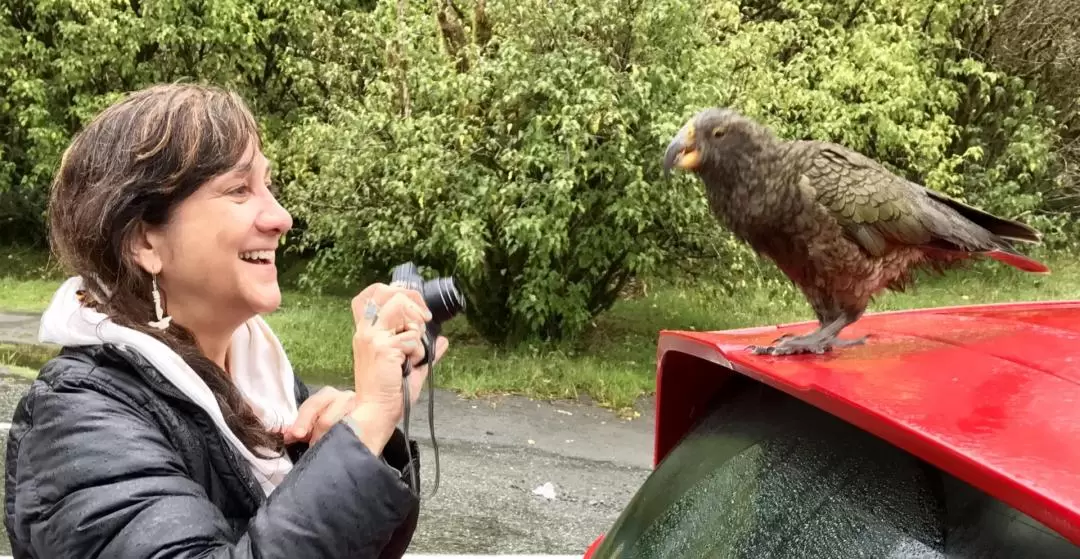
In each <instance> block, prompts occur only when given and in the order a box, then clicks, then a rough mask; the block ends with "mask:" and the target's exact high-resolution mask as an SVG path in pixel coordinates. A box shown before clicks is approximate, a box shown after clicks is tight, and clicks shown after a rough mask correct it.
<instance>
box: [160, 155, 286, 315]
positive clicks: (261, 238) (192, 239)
mask: <svg viewBox="0 0 1080 559" xmlns="http://www.w3.org/2000/svg"><path fill="white" fill-rule="evenodd" d="M291 227H292V217H291V216H290V215H289V213H288V212H287V211H286V210H285V208H283V207H282V206H281V205H280V204H279V203H278V201H277V199H276V198H275V196H274V193H273V191H272V189H271V183H270V163H269V161H267V159H266V157H265V156H264V155H263V153H262V151H261V150H260V149H259V148H258V145H257V144H256V142H255V141H251V142H249V145H248V146H247V149H246V150H245V152H244V154H243V156H241V158H240V160H239V161H238V162H237V164H236V165H235V166H234V167H233V168H232V169H231V170H230V171H227V172H225V173H223V174H220V175H218V176H216V177H214V178H212V179H210V180H209V181H207V182H205V183H204V184H202V185H201V186H200V187H199V188H198V189H197V190H196V191H195V192H194V193H193V194H192V195H191V196H189V197H187V198H186V199H185V200H184V201H183V202H181V203H179V204H178V205H177V206H176V207H175V208H174V209H173V211H172V213H171V215H170V217H169V219H168V221H167V222H166V223H165V224H164V225H163V226H162V227H159V228H155V229H153V230H150V231H147V234H146V236H145V239H146V244H145V245H143V246H144V247H145V249H151V252H152V254H146V253H143V254H142V255H141V256H143V257H144V260H143V262H144V263H143V265H144V267H145V266H149V267H150V269H151V271H153V270H157V274H158V275H157V281H158V284H159V285H160V287H161V291H162V292H163V293H164V299H165V306H166V312H167V314H169V315H170V316H172V317H173V318H174V320H176V321H177V322H178V323H180V324H183V325H185V326H187V327H189V328H195V329H203V328H213V329H215V330H217V329H226V330H228V329H235V328H236V327H238V326H239V325H240V324H242V323H243V322H244V321H246V320H248V319H249V318H251V317H253V316H255V315H256V314H260V313H267V312H271V311H273V310H275V309H277V307H278V305H279V304H280V303H281V291H280V289H279V287H278V282H277V267H276V265H275V256H276V255H275V251H276V249H277V247H278V244H279V242H280V240H281V237H282V236H283V235H284V234H285V233H286V232H287V231H288V230H289V229H290V228H291Z"/></svg>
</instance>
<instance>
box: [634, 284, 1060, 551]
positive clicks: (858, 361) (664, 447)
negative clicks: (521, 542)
mask: <svg viewBox="0 0 1080 559" xmlns="http://www.w3.org/2000/svg"><path fill="white" fill-rule="evenodd" d="M813 327H814V324H810V323H802V324H794V325H782V326H778V327H766V328H752V329H743V330H736V331H725V332H710V333H702V332H684V331H664V332H661V334H660V339H659V347H658V356H659V365H658V371H657V372H658V375H657V426H656V448H655V462H656V463H659V461H660V460H661V459H662V458H663V456H664V455H665V454H666V453H667V452H668V451H669V450H670V449H671V448H672V446H674V444H676V443H677V442H678V439H679V438H681V436H682V435H683V434H685V432H686V431H687V430H688V429H689V428H690V427H691V425H692V424H693V419H694V418H695V417H696V416H697V413H698V412H697V410H699V409H701V408H702V406H704V404H705V403H706V401H707V400H708V399H709V398H710V397H711V396H712V395H713V394H715V393H716V391H717V390H722V384H721V383H722V379H723V378H725V377H726V376H728V375H730V374H731V373H730V371H727V370H725V369H724V368H721V367H715V368H714V367H703V366H701V363H700V362H699V361H696V360H695V359H691V358H690V356H693V357H694V358H697V359H704V360H707V361H712V362H714V363H716V364H718V365H722V366H723V367H728V368H730V369H731V370H734V371H736V372H738V373H742V374H745V375H748V376H751V377H753V378H756V379H758V380H760V381H762V382H765V383H767V384H770V385H772V386H775V387H777V388H779V389H781V390H784V391H786V392H788V393H790V394H792V395H794V396H797V397H799V398H802V399H803V400H805V401H807V402H810V403H812V404H814V405H816V406H818V407H820V408H822V409H825V410H827V411H829V412H830V413H833V414H834V415H837V416H839V417H842V418H844V419H846V420H847V421H850V422H851V423H853V424H856V425H858V426H860V427H861V428H863V429H866V430H867V431H870V432H872V433H874V434H876V435H877V436H880V437H882V438H884V439H886V440H888V441H890V442H891V443H893V444H895V445H897V446H899V447H901V448H904V449H905V450H907V451H909V452H911V453H913V454H915V455H917V456H919V457H921V458H923V459H925V460H927V461H929V462H931V463H933V464H935V465H937V466H938V467H940V468H942V469H944V470H946V471H948V472H950V473H952V474H953V475H956V476H958V477H960V478H962V479H964V480H966V481H968V482H969V483H971V484H973V485H975V486H977V487H979V488H981V489H983V490H984V491H987V492H988V493H990V494H992V495H994V496H995V497H997V498H999V499H1001V500H1003V501H1005V502H1007V503H1008V504H1010V505H1012V506H1014V507H1016V508H1018V509H1020V510H1022V511H1023V512H1025V513H1027V514H1029V515H1031V516H1032V517H1034V518H1036V519H1038V520H1039V521H1041V522H1044V523H1046V524H1047V525H1049V526H1050V527H1051V528H1053V529H1055V530H1057V531H1059V532H1060V533H1061V534H1062V535H1063V536H1064V537H1066V538H1068V539H1070V540H1071V541H1073V542H1074V543H1077V544H1080V302H1052V303H1024V304H1003V305H985V306H970V307H951V308H937V309H928V310H916V311H904V312H894V313H878V314H871V315H867V316H866V317H864V318H863V319H862V320H861V321H859V322H858V323H856V324H855V325H853V326H851V327H849V328H848V329H847V330H845V331H844V333H843V334H842V336H843V337H849V338H852V337H858V336H862V335H864V334H870V336H871V337H870V339H869V341H868V342H867V344H866V345H864V346H857V347H852V348H845V349H840V350H835V351H834V352H832V353H830V354H826V355H800V356H786V357H774V356H757V355H753V354H751V353H750V352H749V351H747V349H746V347H747V346H748V345H751V344H757V345H763V344H769V343H771V342H772V340H773V339H775V338H776V337H777V336H779V335H781V334H784V333H788V332H790V333H794V334H802V333H805V332H808V331H810V330H811V329H812V328H813Z"/></svg>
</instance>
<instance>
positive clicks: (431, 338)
mask: <svg viewBox="0 0 1080 559" xmlns="http://www.w3.org/2000/svg"><path fill="white" fill-rule="evenodd" d="M390 285H394V286H400V287H405V288H407V289H412V290H413V291H416V292H419V293H420V297H421V298H423V300H424V304H426V305H427V308H428V310H429V311H431V320H430V321H429V322H428V323H427V324H426V325H425V327H426V332H425V333H424V339H423V344H424V358H423V360H422V361H420V363H419V365H421V366H422V365H426V364H428V362H429V361H430V360H431V359H434V357H435V340H436V339H437V338H438V337H439V331H440V330H441V329H442V324H443V322H446V321H447V320H450V319H451V318H454V317H455V316H457V315H458V314H459V313H461V312H462V311H464V310H465V298H464V297H462V295H461V292H460V291H458V290H457V286H455V285H454V278H453V277H448V278H435V279H433V280H428V281H424V278H423V277H422V276H421V275H420V270H418V269H417V268H416V265H415V264H413V263H412V262H406V263H404V264H399V265H397V266H394V268H393V269H392V270H391V271H390ZM411 369H412V367H411V366H410V365H409V362H408V361H407V360H406V362H405V363H403V364H402V366H401V372H402V380H401V392H402V400H403V401H402V406H403V409H404V412H405V417H404V422H403V423H402V426H403V429H404V434H405V440H406V444H405V453H406V457H407V459H408V463H409V486H410V487H412V489H413V491H414V492H415V493H416V494H417V495H418V496H419V494H420V485H419V479H420V477H419V474H420V472H418V471H417V470H418V468H417V465H416V462H415V461H414V460H413V451H412V446H411V445H412V444H413V443H412V442H410V439H409V416H410V415H411V413H412V406H411V405H409V401H410V398H409V382H408V377H409V371H410V370H411ZM434 374H435V365H434V364H432V365H431V371H430V374H429V376H428V379H427V385H428V427H429V428H430V430H431V446H432V449H433V450H434V451H435V485H434V487H433V488H432V492H431V493H432V495H434V494H435V492H436V491H438V490H439V470H440V467H439V444H438V443H437V442H436V441H435V392H434V390H435V388H434V384H433V381H434Z"/></svg>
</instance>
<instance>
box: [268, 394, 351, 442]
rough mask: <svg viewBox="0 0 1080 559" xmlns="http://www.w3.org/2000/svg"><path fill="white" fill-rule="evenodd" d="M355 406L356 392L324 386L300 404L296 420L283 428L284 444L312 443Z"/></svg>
mask: <svg viewBox="0 0 1080 559" xmlns="http://www.w3.org/2000/svg"><path fill="white" fill-rule="evenodd" d="M355 408H356V393H355V392H353V391H352V390H344V391H343V390H338V389H336V388H334V387H332V386H325V387H323V388H322V389H320V390H319V391H318V392H316V393H315V394H314V395H312V396H310V397H308V399H307V400H304V403H303V404H301V405H300V410H299V413H297V415H296V421H295V422H293V424H292V425H290V426H289V427H286V428H285V430H284V435H285V444H292V443H296V442H306V443H308V445H314V444H315V442H316V441H318V440H319V439H320V438H321V437H322V436H323V435H325V434H326V432H327V431H329V430H330V428H331V427H333V426H334V424H335V423H337V422H338V421H340V420H341V418H342V417H345V414H347V413H349V412H351V411H353V409H355Z"/></svg>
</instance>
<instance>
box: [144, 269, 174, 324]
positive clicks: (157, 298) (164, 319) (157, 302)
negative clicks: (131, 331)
mask: <svg viewBox="0 0 1080 559" xmlns="http://www.w3.org/2000/svg"><path fill="white" fill-rule="evenodd" d="M152 281H153V285H154V287H153V291H151V295H153V296H154V314H156V315H157V320H155V321H153V322H150V323H149V324H150V326H153V327H154V328H157V329H158V330H165V329H166V328H168V327H169V322H170V321H171V320H172V317H171V316H164V314H165V310H164V309H162V308H161V292H160V291H158V286H157V274H154V275H153V278H152Z"/></svg>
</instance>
